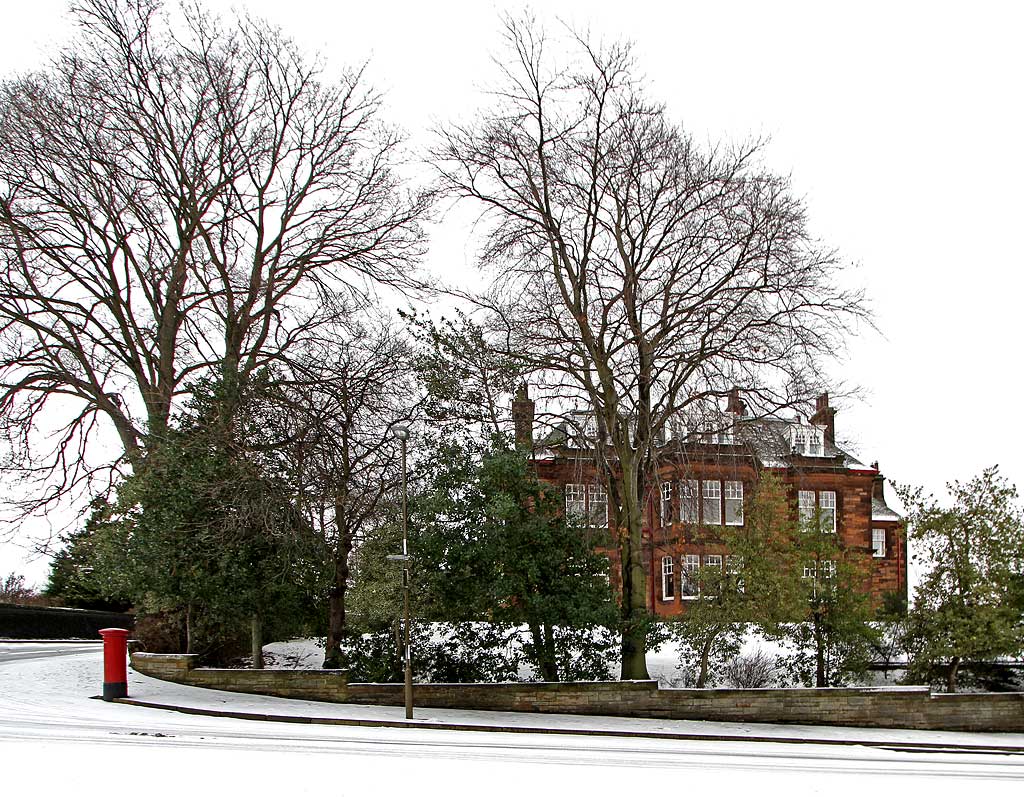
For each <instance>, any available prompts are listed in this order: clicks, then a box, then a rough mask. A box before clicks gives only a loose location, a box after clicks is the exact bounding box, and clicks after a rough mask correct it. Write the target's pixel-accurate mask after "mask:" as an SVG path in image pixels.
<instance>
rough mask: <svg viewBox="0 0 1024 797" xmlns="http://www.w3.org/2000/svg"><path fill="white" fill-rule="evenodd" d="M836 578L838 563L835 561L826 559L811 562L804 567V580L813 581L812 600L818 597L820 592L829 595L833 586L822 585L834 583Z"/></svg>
mask: <svg viewBox="0 0 1024 797" xmlns="http://www.w3.org/2000/svg"><path fill="white" fill-rule="evenodd" d="M835 577H836V563H835V560H833V559H825V560H822V561H820V562H811V563H809V564H806V565H804V578H809V579H811V598H810V600H813V599H814V598H816V597H818V592H819V591H820V592H822V593H826V594H827V593H828V592H829V591H830V590H831V589H832V588H833V587H832V585H823V584H822V585H821V586H820V587H819V584H821V582H823V581H834V580H835Z"/></svg>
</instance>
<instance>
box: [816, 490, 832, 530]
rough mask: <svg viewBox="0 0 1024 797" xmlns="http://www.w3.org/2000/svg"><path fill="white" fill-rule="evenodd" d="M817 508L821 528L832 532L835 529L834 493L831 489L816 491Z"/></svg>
mask: <svg viewBox="0 0 1024 797" xmlns="http://www.w3.org/2000/svg"><path fill="white" fill-rule="evenodd" d="M818 510H819V513H820V514H819V519H820V521H821V530H822V531H830V532H832V533H833V534H834V533H835V530H836V494H835V493H834V492H832V491H831V490H826V491H824V492H820V493H818Z"/></svg>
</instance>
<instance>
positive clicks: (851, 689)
mask: <svg viewBox="0 0 1024 797" xmlns="http://www.w3.org/2000/svg"><path fill="white" fill-rule="evenodd" d="M658 691H660V692H675V693H678V692H689V693H692V694H695V695H716V696H723V697H724V696H729V695H786V694H789V695H808V694H813V695H817V694H821V695H828V694H833V695H834V694H837V693H838V694H848V695H856V694H878V693H879V692H886V693H887V692H908V693H912V694H921V693H923V694H926V695H927V694H931V688H930V687H927V686H895V685H894V686H777V687H766V688H763V689H693V688H688V687H682V686H679V687H676V686H663V687H661V688H660V689H659V690H658ZM979 694H981V693H979ZM986 694H988V693H986Z"/></svg>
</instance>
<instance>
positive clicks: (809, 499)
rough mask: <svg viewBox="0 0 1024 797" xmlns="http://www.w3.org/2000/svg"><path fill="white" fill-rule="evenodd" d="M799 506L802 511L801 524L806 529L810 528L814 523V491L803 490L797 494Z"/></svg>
mask: <svg viewBox="0 0 1024 797" xmlns="http://www.w3.org/2000/svg"><path fill="white" fill-rule="evenodd" d="M797 504H798V506H799V509H800V522H801V523H802V524H803V525H804V526H805V527H806V526H809V525H810V524H811V523H812V522H814V491H813V490H801V491H800V492H799V493H798V494H797ZM805 530H806V528H805Z"/></svg>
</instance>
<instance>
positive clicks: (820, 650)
mask: <svg viewBox="0 0 1024 797" xmlns="http://www.w3.org/2000/svg"><path fill="white" fill-rule="evenodd" d="M814 663H815V675H814V685H815V686H818V687H821V686H828V681H827V679H826V678H825V640H824V637H823V636H822V632H821V622H820V621H819V620H818V618H817V617H815V618H814Z"/></svg>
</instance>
